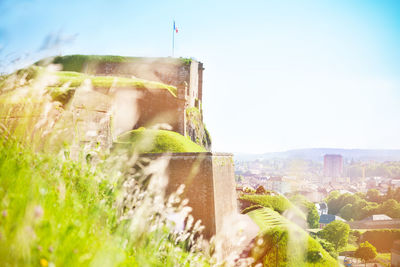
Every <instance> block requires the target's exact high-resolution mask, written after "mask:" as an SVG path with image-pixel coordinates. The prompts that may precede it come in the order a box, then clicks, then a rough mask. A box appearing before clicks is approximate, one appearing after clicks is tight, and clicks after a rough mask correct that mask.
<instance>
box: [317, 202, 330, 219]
mask: <svg viewBox="0 0 400 267" xmlns="http://www.w3.org/2000/svg"><path fill="white" fill-rule="evenodd" d="M315 206H316V207H317V210H318V215H319V216H321V215H323V214H328V204H326V203H325V202H321V203H316V204H315Z"/></svg>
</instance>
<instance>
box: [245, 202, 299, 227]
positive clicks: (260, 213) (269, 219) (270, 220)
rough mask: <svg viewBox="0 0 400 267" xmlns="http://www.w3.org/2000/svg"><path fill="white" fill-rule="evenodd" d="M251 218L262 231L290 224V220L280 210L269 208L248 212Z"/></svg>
mask: <svg viewBox="0 0 400 267" xmlns="http://www.w3.org/2000/svg"><path fill="white" fill-rule="evenodd" d="M247 215H249V216H250V218H251V219H252V220H253V221H254V222H255V223H256V224H257V225H258V226H259V227H260V231H261V232H265V231H267V230H269V229H270V228H272V227H275V226H285V227H286V226H288V225H289V224H290V223H291V222H289V221H288V220H287V219H286V218H284V217H283V216H281V215H280V214H279V213H278V212H276V211H273V210H272V209H269V208H260V209H256V210H253V211H250V212H249V213H247Z"/></svg>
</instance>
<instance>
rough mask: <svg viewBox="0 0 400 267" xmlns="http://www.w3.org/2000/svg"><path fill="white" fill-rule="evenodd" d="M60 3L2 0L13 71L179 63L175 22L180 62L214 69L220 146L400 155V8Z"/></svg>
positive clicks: (3, 48)
mask: <svg viewBox="0 0 400 267" xmlns="http://www.w3.org/2000/svg"><path fill="white" fill-rule="evenodd" d="M57 2H61V1H46V0H30V1H29V0H25V1H24V0H18V1H9V0H0V14H1V15H0V64H2V70H3V71H7V70H10V68H15V67H16V66H24V65H26V64H29V63H32V62H33V61H35V60H36V59H38V58H41V57H44V56H49V55H55V54H75V53H82V54H117V55H127V56H128V55H129V56H170V54H171V37H172V20H173V18H175V20H176V24H177V26H178V29H179V33H178V34H177V36H176V50H175V55H176V56H183V57H194V58H196V59H198V60H200V61H202V62H204V65H205V68H206V70H205V73H204V99H203V108H204V120H205V123H206V125H207V127H208V128H209V130H210V132H211V135H212V137H213V143H214V147H213V148H214V150H215V151H229V152H267V151H281V150H286V149H293V148H306V147H343V148H400V1H378V0H377V1H368V0H362V1H347V0H343V1H340V0H335V1H333V0H332V1H282V0H279V1H278V0H276V1H232V0H231V1H194V0H187V1H161V0H160V1H121V0H114V1H109V0H104V1H102V0H98V1H82V0H81V1H72V0H71V1H63V3H57ZM46 40H47V41H46ZM16 57H20V60H19V61H17V63H16V64H14V65H9V64H8V62H9V61H10V60H13V59H15V58H16Z"/></svg>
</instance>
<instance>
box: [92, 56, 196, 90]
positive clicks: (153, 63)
mask: <svg viewBox="0 0 400 267" xmlns="http://www.w3.org/2000/svg"><path fill="white" fill-rule="evenodd" d="M90 64H91V66H87V67H86V72H89V73H94V74H96V75H116V76H128V77H131V76H134V77H137V78H140V79H145V80H149V81H158V82H162V83H165V84H169V85H173V86H175V87H182V86H183V85H184V84H185V82H186V84H189V75H190V65H187V64H184V63H183V62H182V61H181V60H180V59H175V58H137V59H135V61H133V62H122V63H119V62H106V63H104V62H103V63H97V64H96V63H90Z"/></svg>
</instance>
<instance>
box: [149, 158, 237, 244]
mask: <svg viewBox="0 0 400 267" xmlns="http://www.w3.org/2000/svg"><path fill="white" fill-rule="evenodd" d="M164 156H165V157H166V158H168V157H170V161H169V164H168V167H167V174H168V176H169V183H168V186H167V192H166V193H167V194H170V193H171V192H174V191H176V189H177V188H178V187H179V185H181V184H185V186H186V187H185V191H184V195H183V197H184V198H187V199H188V200H189V204H188V205H189V206H190V207H192V208H193V211H192V215H193V217H194V218H195V219H196V220H199V219H200V220H201V221H202V224H203V225H204V226H205V230H204V232H203V234H204V236H205V237H206V238H211V237H212V236H213V235H216V234H218V233H219V232H220V231H221V230H222V229H221V227H222V221H223V219H224V216H228V215H230V214H234V213H236V212H237V209H236V192H235V191H234V189H235V187H234V186H233V184H234V175H233V163H232V162H233V161H232V155H231V154H220V153H211V152H204V153H171V154H143V155H142V157H146V158H152V159H154V158H158V157H164Z"/></svg>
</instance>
